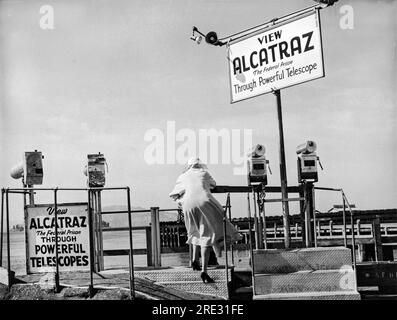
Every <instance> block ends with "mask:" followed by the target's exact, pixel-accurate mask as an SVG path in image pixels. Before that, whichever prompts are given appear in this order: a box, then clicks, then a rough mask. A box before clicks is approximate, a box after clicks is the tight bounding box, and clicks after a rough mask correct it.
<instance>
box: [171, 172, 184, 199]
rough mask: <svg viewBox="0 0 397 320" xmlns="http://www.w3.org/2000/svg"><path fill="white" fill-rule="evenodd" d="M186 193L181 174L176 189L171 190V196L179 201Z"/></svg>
mask: <svg viewBox="0 0 397 320" xmlns="http://www.w3.org/2000/svg"><path fill="white" fill-rule="evenodd" d="M184 193H185V188H184V186H183V183H182V179H181V177H180V176H179V177H178V179H177V180H176V184H175V187H174V189H173V190H172V191H171V193H170V194H169V196H170V197H171V198H172V200H174V201H177V200H178V199H179V198H181V197H182V196H183V194H184Z"/></svg>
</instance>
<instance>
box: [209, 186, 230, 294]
mask: <svg viewBox="0 0 397 320" xmlns="http://www.w3.org/2000/svg"><path fill="white" fill-rule="evenodd" d="M229 202H230V193H228V194H227V201H226V209H225V210H223V245H224V247H225V272H226V287H227V286H228V283H229V274H228V269H229V262H228V255H227V239H226V221H227V216H226V210H227V206H228V205H229ZM203 259H204V257H203Z"/></svg>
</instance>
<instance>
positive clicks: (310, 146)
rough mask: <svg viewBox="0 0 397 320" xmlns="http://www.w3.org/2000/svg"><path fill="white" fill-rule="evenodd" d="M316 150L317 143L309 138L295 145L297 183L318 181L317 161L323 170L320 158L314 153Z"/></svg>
mask: <svg viewBox="0 0 397 320" xmlns="http://www.w3.org/2000/svg"><path fill="white" fill-rule="evenodd" d="M316 150H317V144H316V143H315V142H314V141H311V140H308V141H306V142H305V143H302V144H300V145H298V146H297V147H296V153H297V155H298V160H297V161H298V181H299V183H303V182H317V181H318V171H317V162H318V163H319V165H320V168H321V170H323V166H322V165H321V162H320V158H319V157H318V156H317V154H316Z"/></svg>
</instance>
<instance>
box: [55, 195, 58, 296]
mask: <svg viewBox="0 0 397 320" xmlns="http://www.w3.org/2000/svg"><path fill="white" fill-rule="evenodd" d="M57 191H58V190H57V189H55V190H54V215H55V260H56V261H55V292H59V254H58V212H57V211H58V199H57Z"/></svg>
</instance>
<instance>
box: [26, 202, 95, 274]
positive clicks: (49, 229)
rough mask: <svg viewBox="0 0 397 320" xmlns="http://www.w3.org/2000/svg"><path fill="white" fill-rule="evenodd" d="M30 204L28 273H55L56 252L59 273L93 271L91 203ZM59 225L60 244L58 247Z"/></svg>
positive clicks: (27, 230) (28, 209)
mask: <svg viewBox="0 0 397 320" xmlns="http://www.w3.org/2000/svg"><path fill="white" fill-rule="evenodd" d="M54 211H55V210H54V205H53V204H47V205H45V204H41V205H29V206H26V211H25V230H26V241H27V246H26V247H27V249H26V259H27V261H26V265H27V273H28V274H29V273H40V272H54V271H55V268H56V256H55V254H56V253H55V252H56V251H55V250H57V251H58V267H59V271H84V270H89V269H90V259H89V256H90V255H89V252H90V246H89V225H88V214H87V213H88V205H87V203H70V204H69V203H68V204H58V205H57V222H56V221H55V214H54ZM55 223H57V224H58V245H57V247H56V245H55Z"/></svg>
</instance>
